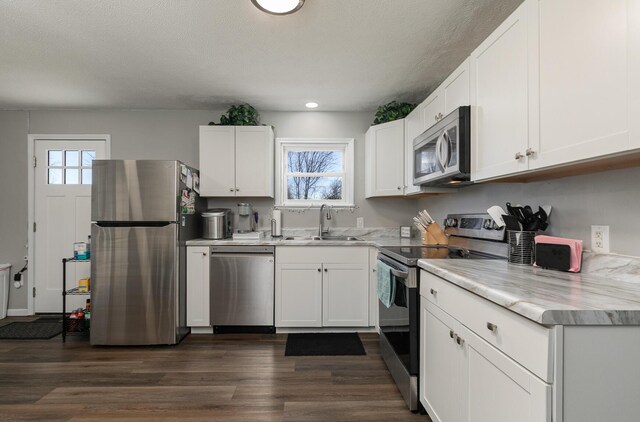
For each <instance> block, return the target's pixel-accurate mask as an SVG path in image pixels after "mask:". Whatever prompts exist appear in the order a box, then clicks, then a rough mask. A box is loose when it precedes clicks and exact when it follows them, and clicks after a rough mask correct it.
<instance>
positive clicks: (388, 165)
mask: <svg viewBox="0 0 640 422" xmlns="http://www.w3.org/2000/svg"><path fill="white" fill-rule="evenodd" d="M366 148H367V154H366V156H367V158H366V160H365V161H366V167H367V172H366V174H367V179H368V183H367V198H370V197H375V196H398V195H402V194H403V187H404V119H400V120H396V121H393V122H389V123H383V124H381V125H376V126H372V127H370V128H369V130H368V131H367V135H366Z"/></svg>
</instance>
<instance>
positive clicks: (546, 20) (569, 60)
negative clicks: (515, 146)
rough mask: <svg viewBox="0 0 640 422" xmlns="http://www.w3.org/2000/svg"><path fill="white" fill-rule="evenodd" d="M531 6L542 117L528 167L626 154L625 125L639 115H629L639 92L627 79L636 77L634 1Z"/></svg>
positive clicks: (557, 0) (546, 0)
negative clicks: (632, 44) (536, 37)
mask: <svg viewBox="0 0 640 422" xmlns="http://www.w3.org/2000/svg"><path fill="white" fill-rule="evenodd" d="M535 3H536V6H537V7H538V13H537V14H536V15H532V16H531V24H532V25H537V27H538V30H539V48H538V50H539V55H538V62H539V71H538V73H539V80H540V87H539V101H540V107H539V108H538V110H539V113H540V115H539V136H538V138H537V139H532V140H531V141H532V142H530V146H531V148H532V149H531V153H532V155H531V156H530V159H529V168H531V169H536V168H540V167H547V166H552V165H556V164H563V163H567V162H571V161H577V160H584V159H589V158H593V157H598V156H602V155H606V154H611V153H616V152H620V151H625V150H627V149H628V148H629V137H630V126H629V123H630V121H631V120H636V119H637V117H638V116H637V115H636V116H630V115H629V101H630V97H637V96H638V94H640V91H637V90H636V91H635V92H633V91H632V90H631V89H630V86H629V81H630V76H632V77H633V78H638V77H640V76H639V74H638V73H636V74H635V75H632V74H630V69H629V58H630V57H629V47H630V39H629V36H630V30H631V27H633V26H635V27H637V26H639V25H640V20H636V21H633V20H630V19H629V17H630V15H629V8H630V6H632V4H633V3H636V4H637V3H638V2H637V0H634V1H628V0H607V1H602V0H536V1H535ZM636 7H637V6H636ZM569 17H570V18H569ZM536 20H537V22H536ZM532 76H533V75H532ZM536 111H537V110H536ZM630 117H632V119H630ZM531 122H532V123H534V124H535V117H534V116H532V119H531Z"/></svg>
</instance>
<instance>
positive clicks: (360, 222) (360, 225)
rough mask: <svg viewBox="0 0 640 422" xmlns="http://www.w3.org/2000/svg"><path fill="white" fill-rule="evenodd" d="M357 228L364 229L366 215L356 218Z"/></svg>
mask: <svg viewBox="0 0 640 422" xmlns="http://www.w3.org/2000/svg"><path fill="white" fill-rule="evenodd" d="M356 228H358V229H364V217H358V218H356Z"/></svg>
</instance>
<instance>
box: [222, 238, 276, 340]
mask: <svg viewBox="0 0 640 422" xmlns="http://www.w3.org/2000/svg"><path fill="white" fill-rule="evenodd" d="M274 253H275V248H274V247H273V246H212V247H211V267H210V280H211V302H210V303H211V325H213V330H214V333H230V332H235V333H238V332H242V333H247V332H260V333H265V332H267V333H273V332H275V326H274V298H275V281H274V280H275V272H274V271H275V263H274V261H275V260H274Z"/></svg>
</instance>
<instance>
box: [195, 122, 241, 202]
mask: <svg viewBox="0 0 640 422" xmlns="http://www.w3.org/2000/svg"><path fill="white" fill-rule="evenodd" d="M235 188H236V179H235V128H234V127H233V126H200V195H202V196H235V195H236V192H235Z"/></svg>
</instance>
